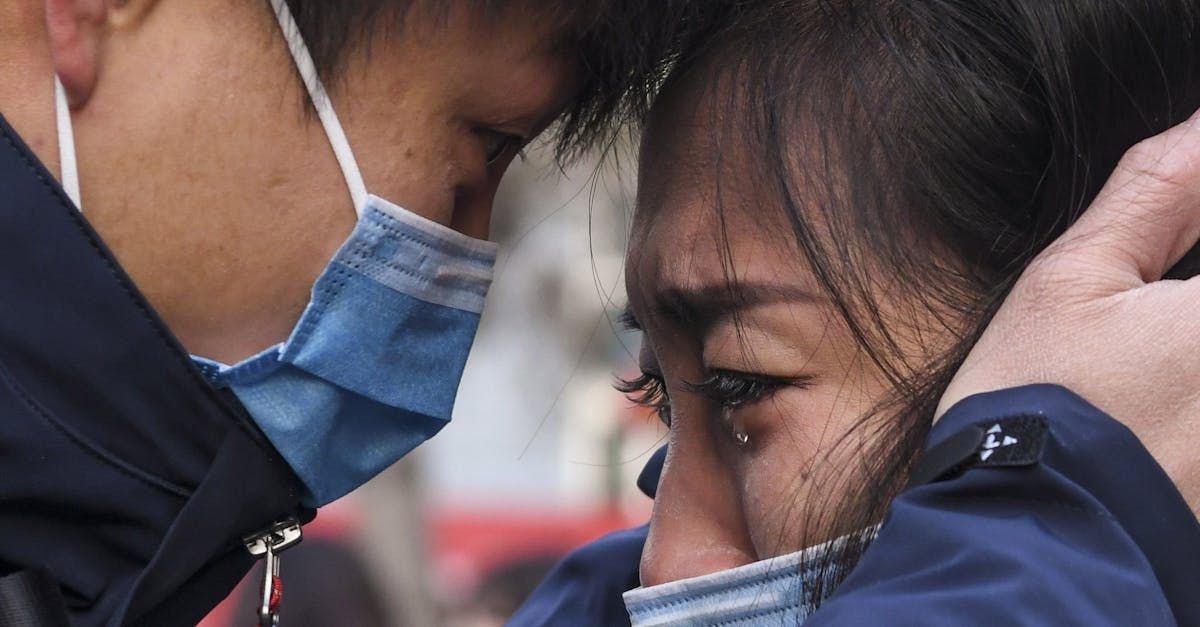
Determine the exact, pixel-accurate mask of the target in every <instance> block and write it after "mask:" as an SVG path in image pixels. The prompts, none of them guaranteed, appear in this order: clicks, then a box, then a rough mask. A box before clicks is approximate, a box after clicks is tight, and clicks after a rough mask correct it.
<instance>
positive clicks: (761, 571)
mask: <svg viewBox="0 0 1200 627" xmlns="http://www.w3.org/2000/svg"><path fill="white" fill-rule="evenodd" d="M875 531H876V529H875V528H871V529H869V530H867V531H865V532H862V533H864V534H867V536H868V537H870V536H872V535H874V533H875ZM854 535H857V534H851V535H849V536H843V537H841V538H838V539H836V540H832V541H830V542H826V543H824V544H821V545H818V546H814V547H809V548H807V549H804V550H803V551H799V552H797V553H791V554H789V555H783V556H780V557H774V558H771V559H767V560H763V561H761V562H754V563H753V564H746V565H745V566H739V567H737V568H730V569H728V570H722V571H718V572H715V573H712V574H709V575H703V576H700V577H693V578H691V579H681V580H679V581H672V582H670V583H665V584H662V585H658V586H650V587H649V588H635V589H633V590H630V591H629V592H626V593H625V595H624V599H625V609H626V610H628V611H629V620H630V622H631V623H632V624H633V627H668V626H673V627H683V626H685V625H721V627H761V626H762V625H799V624H801V623H803V622H804V621H805V620H806V619H807V618H808V616H809V614H812V613H813V611H815V610H816V607H815V604H814V601H813V600H812V599H811V598H810V597H812V596H813V595H812V594H811V591H812V590H814V589H815V586H816V585H817V584H818V583H819V582H820V581H821V578H822V577H832V574H833V573H831V572H830V569H822V559H821V558H822V557H824V556H826V555H828V553H829V552H830V551H836V550H838V549H840V548H841V546H842V545H843V543H845V542H847V541H848V540H849V539H850V538H851V537H852V536H854ZM827 581H829V579H827Z"/></svg>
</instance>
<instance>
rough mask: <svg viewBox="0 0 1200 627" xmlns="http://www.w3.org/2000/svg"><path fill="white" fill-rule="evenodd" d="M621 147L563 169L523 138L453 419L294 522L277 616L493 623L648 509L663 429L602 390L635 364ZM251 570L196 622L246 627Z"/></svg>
mask: <svg viewBox="0 0 1200 627" xmlns="http://www.w3.org/2000/svg"><path fill="white" fill-rule="evenodd" d="M630 154H632V151H629V150H624V151H616V152H615V154H610V155H609V156H608V157H606V158H605V159H603V160H602V159H600V157H599V155H596V156H593V157H591V158H585V159H582V160H580V162H579V163H576V164H574V165H572V166H571V167H570V168H568V169H566V170H565V171H563V170H560V169H559V168H558V167H557V166H556V165H555V164H554V162H553V158H552V154H551V151H550V150H549V148H548V147H546V146H535V147H533V148H531V149H530V150H528V151H527V153H526V155H525V158H524V159H519V160H518V161H517V162H516V163H514V164H513V166H512V168H511V169H510V170H509V173H508V174H507V175H506V176H505V180H504V183H503V185H502V187H501V189H500V193H499V195H498V197H497V201H496V210H495V216H494V218H493V221H492V239H493V240H495V241H497V242H499V243H500V245H501V253H500V257H499V260H498V262H497V265H496V278H495V282H494V283H493V285H492V288H491V292H490V293H489V296H488V303H487V307H486V309H485V311H484V316H483V321H482V324H481V326H480V330H479V336H478V338H477V340H476V343H475V346H474V349H473V350H472V353H471V357H470V360H469V361H468V363H467V370H466V375H465V378H464V380H463V383H462V386H461V388H460V389H459V393H458V399H457V403H456V407H455V412H454V418H453V420H452V421H451V422H450V424H449V425H448V426H447V427H446V428H445V429H444V430H443V431H442V432H441V433H440V434H439V435H438V436H437V437H436V438H434V439H433V440H432V441H430V442H429V443H427V444H425V445H423V446H422V447H420V448H419V449H417V451H416V452H414V453H413V454H411V455H410V456H409V457H407V458H406V459H404V460H403V461H401V463H399V464H397V465H396V466H394V467H393V468H391V469H390V470H388V471H386V472H385V473H383V474H382V475H380V476H379V477H377V478H376V479H375V480H374V481H372V482H371V483H369V484H367V485H366V486H363V487H362V488H361V489H359V490H358V491H356V492H354V493H353V494H351V495H349V496H347V497H345V498H344V499H342V500H340V501H338V502H336V503H334V504H332V505H330V506H328V507H326V508H324V509H322V510H321V512H320V514H319V515H318V516H317V519H316V520H315V521H314V522H313V523H312V524H310V525H308V526H306V527H305V536H304V537H305V539H304V542H303V543H302V544H301V545H300V546H298V547H296V548H294V549H291V550H289V551H288V552H287V553H286V554H284V556H283V559H282V575H283V585H284V590H285V592H284V603H283V611H284V614H283V620H282V621H281V622H282V624H285V625H287V626H288V627H305V626H314V627H315V626H326V625H329V626H334V625H356V626H360V627H371V626H373V625H389V626H390V625H404V626H417V627H421V626H425V625H447V626H451V627H484V626H489V625H501V624H503V622H504V621H505V620H506V619H507V618H508V616H509V615H511V614H512V612H513V611H514V610H515V609H516V608H517V606H518V605H519V604H520V603H521V601H522V600H523V599H524V598H525V597H526V596H527V595H528V593H529V592H530V591H532V589H533V588H534V587H535V586H536V585H537V583H538V582H539V581H540V580H541V579H542V577H543V576H544V575H545V574H546V573H547V572H548V571H549V569H550V568H551V567H552V566H553V565H554V563H555V562H556V561H557V559H558V558H560V557H562V556H563V555H565V554H566V553H568V552H569V551H571V550H572V549H574V548H576V547H578V546H580V545H582V544H585V543H587V542H589V541H591V540H593V539H595V538H597V537H599V536H601V535H603V534H605V533H608V532H609V531H613V530H616V529H622V528H626V527H631V526H636V525H640V524H643V523H644V522H646V521H647V520H648V519H649V515H650V505H651V502H650V499H648V498H647V497H646V496H644V495H643V494H641V493H640V492H639V491H638V490H637V487H636V486H635V480H636V478H637V475H638V473H639V472H640V471H641V469H642V465H643V464H644V463H645V462H646V460H647V459H648V458H649V456H650V454H651V453H653V452H654V450H655V449H656V448H657V447H658V446H659V445H660V444H661V443H663V442H664V441H665V437H666V429H665V427H663V426H662V425H661V424H660V423H659V421H658V420H657V419H656V418H655V417H653V416H652V415H650V413H649V412H647V411H645V410H642V409H639V408H636V407H634V406H633V405H632V403H630V402H629V401H627V400H626V399H625V398H624V397H623V396H622V395H621V394H620V393H618V392H616V391H614V390H613V387H612V383H613V381H614V378H615V377H617V376H623V377H632V376H635V375H636V373H637V366H636V359H635V357H636V354H637V348H638V341H639V338H638V336H637V334H634V333H629V332H627V331H625V330H623V329H621V327H620V324H619V323H618V321H617V318H618V316H619V315H620V311H621V310H622V308H623V307H624V305H625V302H626V301H625V289H624V277H623V271H624V266H623V261H624V250H625V243H626V238H627V234H628V227H629V219H630V217H631V215H632V203H633V199H634V190H633V184H634V182H635V175H634V174H635V173H634V168H633V167H632V166H633V161H632V159H631V158H630V157H629V156H628V155H630ZM260 568H261V565H260V566H259V569H256V570H255V571H253V572H252V573H251V574H250V575H249V576H248V577H247V579H246V580H245V581H243V582H242V584H241V586H239V589H238V590H237V591H235V592H234V594H233V595H231V597H230V598H229V599H227V600H226V601H225V603H223V604H222V605H221V606H220V607H218V608H217V610H215V611H214V612H213V614H212V615H210V616H209V617H208V618H207V619H206V620H205V621H204V622H203V623H201V625H202V627H230V626H233V625H238V626H241V625H250V624H253V617H254V607H255V603H256V601H255V600H256V597H257V591H258V585H259V582H260V577H261V576H262V575H261V570H260Z"/></svg>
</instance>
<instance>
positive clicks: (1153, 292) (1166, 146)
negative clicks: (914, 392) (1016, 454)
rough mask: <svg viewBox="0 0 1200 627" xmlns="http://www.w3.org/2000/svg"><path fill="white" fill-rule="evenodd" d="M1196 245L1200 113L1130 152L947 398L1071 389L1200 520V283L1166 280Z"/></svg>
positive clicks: (1035, 266)
mask: <svg viewBox="0 0 1200 627" xmlns="http://www.w3.org/2000/svg"><path fill="white" fill-rule="evenodd" d="M1197 239H1200V112H1198V113H1197V114H1195V115H1193V116H1192V117H1191V118H1190V119H1188V120H1187V121H1186V122H1184V123H1182V124H1180V125H1178V126H1176V127H1174V128H1171V129H1169V130H1167V131H1166V132H1164V133H1162V134H1160V135H1157V136H1155V137H1152V138H1150V139H1147V140H1145V141H1143V142H1141V143H1139V144H1137V145H1136V146H1134V147H1133V148H1131V149H1130V150H1129V151H1128V152H1127V153H1126V155H1125V157H1124V158H1123V159H1122V160H1121V163H1120V165H1119V166H1118V167H1117V169H1116V171H1115V172H1114V173H1113V175H1112V177H1111V178H1110V179H1109V181H1108V183H1107V185H1106V186H1105V187H1104V189H1103V190H1102V191H1101V193H1100V194H1099V196H1097V198H1096V200H1095V202H1094V203H1093V204H1092V206H1091V207H1090V208H1089V209H1088V210H1087V212H1086V213H1085V214H1084V215H1083V216H1082V217H1081V218H1080V219H1079V221H1078V222H1076V223H1075V225H1073V226H1072V227H1071V228H1070V229H1068V230H1067V231H1066V232H1065V233H1064V234H1063V235H1062V236H1061V237H1060V238H1059V239H1058V240H1057V241H1056V242H1055V243H1054V244H1053V245H1051V246H1050V247H1049V248H1047V249H1046V250H1045V251H1044V252H1043V253H1042V254H1041V255H1039V256H1038V257H1037V258H1036V259H1035V260H1034V262H1033V263H1032V264H1030V266H1029V267H1028V268H1027V269H1026V271H1025V273H1024V274H1023V275H1022V277H1021V279H1020V280H1019V281H1018V283H1017V285H1016V287H1015V288H1014V289H1013V291H1012V292H1011V294H1010V295H1009V297H1008V299H1007V300H1006V301H1005V303H1004V305H1003V306H1002V307H1001V308H1000V310H999V311H998V312H997V314H996V316H995V317H994V318H993V320H992V322H991V324H990V325H989V326H988V328H987V330H986V331H985V332H984V333H983V335H982V336H981V337H980V339H979V341H978V343H977V344H976V345H975V348H974V349H973V350H972V352H971V353H970V355H969V356H968V357H967V360H966V361H965V362H964V363H963V365H962V367H961V368H960V369H959V371H958V374H957V375H956V376H955V378H954V380H953V381H952V382H951V384H950V386H949V388H947V390H946V392H945V394H944V395H943V396H942V400H941V403H940V405H939V407H938V416H939V417H940V416H941V415H942V414H943V413H945V412H946V410H948V409H949V408H950V407H951V406H953V405H954V404H955V403H956V402H958V401H959V400H962V399H963V398H965V397H967V396H970V395H972V394H975V393H979V392H986V391H989V390H996V389H1001V388H1007V387H1013V386H1018V385H1023V384H1027V383H1057V384H1060V385H1063V386H1065V387H1067V388H1069V389H1071V390H1072V391H1074V392H1075V393H1077V394H1079V395H1080V396H1082V397H1083V398H1085V399H1087V400H1088V401H1089V402H1091V403H1092V404H1094V405H1096V406H1097V407H1099V408H1100V409H1103V410H1104V411H1106V412H1107V413H1109V414H1110V415H1112V416H1113V417H1114V418H1116V419H1117V420H1120V421H1121V422H1123V423H1124V424H1125V425H1127V426H1128V427H1129V428H1130V429H1131V430H1132V431H1133V432H1134V433H1135V434H1136V435H1137V436H1138V438H1140V439H1141V441H1142V443H1143V444H1145V445H1146V447H1147V448H1148V449H1149V450H1150V452H1151V453H1152V454H1153V455H1154V456H1155V458H1156V459H1157V460H1158V462H1159V464H1161V465H1162V467H1163V468H1164V469H1165V470H1166V471H1167V474H1168V475H1170V477H1171V479H1172V480H1174V481H1175V483H1176V485H1177V486H1178V487H1179V489H1180V490H1181V491H1182V493H1183V495H1184V498H1185V499H1187V501H1188V503H1189V504H1190V505H1191V507H1192V509H1193V510H1194V511H1197V512H1200V455H1197V454H1196V452H1195V447H1194V445H1193V442H1192V438H1191V436H1192V434H1194V433H1195V430H1196V428H1197V427H1198V426H1200V278H1192V279H1189V280H1172V279H1163V276H1164V275H1165V274H1167V273H1168V270H1169V269H1170V268H1171V267H1172V266H1174V265H1175V264H1176V263H1178V262H1179V260H1180V259H1181V258H1183V256H1184V255H1185V254H1186V253H1187V252H1188V251H1189V250H1190V249H1191V248H1192V247H1193V246H1194V245H1195V244H1196V241H1197Z"/></svg>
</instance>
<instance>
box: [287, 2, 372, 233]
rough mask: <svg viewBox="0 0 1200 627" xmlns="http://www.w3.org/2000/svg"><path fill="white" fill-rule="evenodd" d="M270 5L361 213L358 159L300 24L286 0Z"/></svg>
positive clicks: (364, 197) (364, 196)
mask: <svg viewBox="0 0 1200 627" xmlns="http://www.w3.org/2000/svg"><path fill="white" fill-rule="evenodd" d="M271 6H272V7H274V9H275V17H276V18H277V19H278V21H279V28H280V30H282V31H283V38H284V39H285V40H286V41H287V44H288V50H289V51H290V52H291V53H292V59H293V60H294V61H295V62H296V70H297V71H298V72H299V73H300V79H301V80H303V81H304V87H305V88H306V89H308V97H309V98H311V99H312V103H313V107H314V108H315V109H316V110H317V117H319V118H320V119H321V126H322V127H324V128H325V135H326V136H327V137H329V145H330V146H332V147H333V154H334V156H336V157H337V161H338V165H339V166H341V168H342V176H343V177H345V179H346V187H347V188H348V189H349V190H350V199H351V201H353V202H354V212H355V213H357V214H358V215H360V216H361V215H362V212H363V210H364V209H366V206H367V185H366V183H364V182H363V176H362V172H361V171H360V170H359V169H358V161H357V160H355V159H354V151H352V150H351V149H350V141H349V140H348V139H346V133H345V132H344V131H343V130H342V123H341V121H340V120H338V116H337V113H335V112H334V110H333V103H332V101H330V100H329V94H328V93H327V92H326V91H325V85H324V84H323V83H321V78H320V77H319V76H318V75H317V67H316V64H314V63H313V60H312V55H311V54H309V52H308V46H307V45H305V43H304V37H302V36H301V34H300V28H299V27H298V26H297V25H296V20H295V18H294V17H293V16H292V11H291V9H289V8H288V6H287V2H285V0H271Z"/></svg>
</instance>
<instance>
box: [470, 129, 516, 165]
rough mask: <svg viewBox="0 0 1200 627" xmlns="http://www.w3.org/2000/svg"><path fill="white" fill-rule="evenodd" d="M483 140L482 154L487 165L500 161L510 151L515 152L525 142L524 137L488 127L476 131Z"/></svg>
mask: <svg viewBox="0 0 1200 627" xmlns="http://www.w3.org/2000/svg"><path fill="white" fill-rule="evenodd" d="M477 132H478V133H479V137H480V139H481V140H482V141H483V154H484V158H485V159H486V161H487V164H488V165H492V164H494V163H496V162H497V161H500V160H501V159H503V158H504V157H505V156H507V155H508V154H509V153H510V152H517V151H518V150H520V149H521V146H523V145H524V144H525V138H524V137H521V136H519V135H513V134H512V133H505V132H503V131H497V130H495V129H490V128H481V129H479V130H478V131H477Z"/></svg>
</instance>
